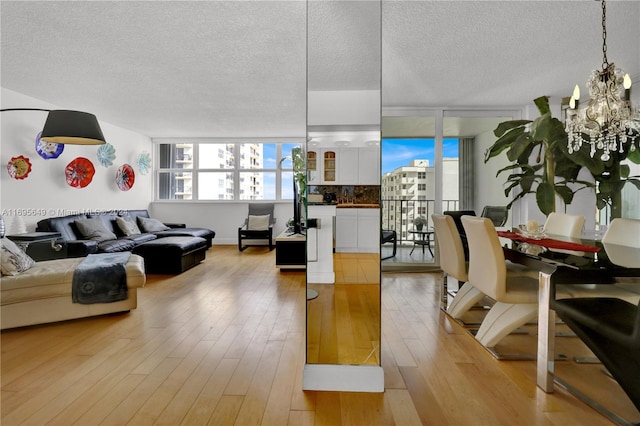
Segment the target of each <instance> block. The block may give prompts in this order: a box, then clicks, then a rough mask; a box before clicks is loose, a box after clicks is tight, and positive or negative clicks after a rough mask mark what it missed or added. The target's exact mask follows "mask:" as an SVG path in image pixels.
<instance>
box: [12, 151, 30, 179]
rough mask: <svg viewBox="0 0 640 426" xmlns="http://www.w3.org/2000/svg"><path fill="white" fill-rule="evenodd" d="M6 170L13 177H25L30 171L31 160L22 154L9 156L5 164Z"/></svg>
mask: <svg viewBox="0 0 640 426" xmlns="http://www.w3.org/2000/svg"><path fill="white" fill-rule="evenodd" d="M7 172H9V176H11V177H12V178H14V179H18V180H20V179H26V178H27V176H29V173H31V161H29V159H28V158H27V157H25V156H24V155H19V156H17V157H11V160H9V163H8V164H7Z"/></svg>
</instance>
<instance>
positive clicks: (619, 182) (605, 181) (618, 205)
mask: <svg viewBox="0 0 640 426" xmlns="http://www.w3.org/2000/svg"><path fill="white" fill-rule="evenodd" d="M584 136H586V135H584ZM638 137H640V135H638V132H635V134H633V135H629V139H630V140H632V139H633V140H635V139H637V138H638ZM631 146H632V145H631V144H628V145H625V144H620V148H619V149H618V150H615V151H611V152H609V158H607V159H606V160H605V159H603V157H602V156H600V155H599V154H597V155H596V156H594V157H591V154H590V150H591V147H590V145H589V144H583V145H582V147H581V148H580V149H579V150H577V151H573V152H572V153H571V154H569V150H568V146H567V145H566V144H565V145H562V146H560V149H561V150H562V152H563V153H565V155H566V156H568V157H569V158H570V159H571V160H572V161H573V162H575V163H576V164H578V165H580V166H581V167H586V168H587V169H588V170H589V172H590V173H591V175H592V176H593V178H594V180H595V182H596V185H595V186H596V207H597V208H598V210H601V209H603V208H605V207H606V206H609V207H610V209H611V219H613V218H616V217H622V189H623V187H624V186H625V185H626V184H631V185H634V186H635V187H636V188H638V189H639V190H640V180H639V179H638V178H640V176H630V174H631V172H630V170H631V169H630V167H629V166H628V165H627V164H621V163H622V161H624V160H629V161H631V162H633V163H635V164H640V149H629V147H631Z"/></svg>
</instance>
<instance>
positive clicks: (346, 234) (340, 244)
mask: <svg viewBox="0 0 640 426" xmlns="http://www.w3.org/2000/svg"><path fill="white" fill-rule="evenodd" d="M357 210H358V209H336V251H337V252H354V251H357V247H358V211H357Z"/></svg>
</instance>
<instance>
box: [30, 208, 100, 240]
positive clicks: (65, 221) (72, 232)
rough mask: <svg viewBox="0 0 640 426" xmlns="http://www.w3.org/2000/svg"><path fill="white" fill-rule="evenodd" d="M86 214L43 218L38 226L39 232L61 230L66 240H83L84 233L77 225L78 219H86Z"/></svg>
mask: <svg viewBox="0 0 640 426" xmlns="http://www.w3.org/2000/svg"><path fill="white" fill-rule="evenodd" d="M86 218H87V216H86V215H84V214H72V215H68V216H59V217H50V218H48V219H42V220H41V221H39V222H38V225H37V226H36V231H38V232H59V233H60V234H61V235H62V239H63V240H65V241H73V240H81V239H83V238H82V235H81V234H80V232H79V231H78V227H77V226H76V220H80V219H86Z"/></svg>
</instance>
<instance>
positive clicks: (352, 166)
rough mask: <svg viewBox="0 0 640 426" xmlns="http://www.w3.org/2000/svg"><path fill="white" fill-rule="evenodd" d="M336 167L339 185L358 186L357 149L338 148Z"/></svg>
mask: <svg viewBox="0 0 640 426" xmlns="http://www.w3.org/2000/svg"><path fill="white" fill-rule="evenodd" d="M339 155H340V161H338V165H339V167H340V171H339V173H338V178H339V180H338V183H339V184H340V185H358V183H359V181H358V174H359V172H358V157H359V148H340V151H339Z"/></svg>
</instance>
